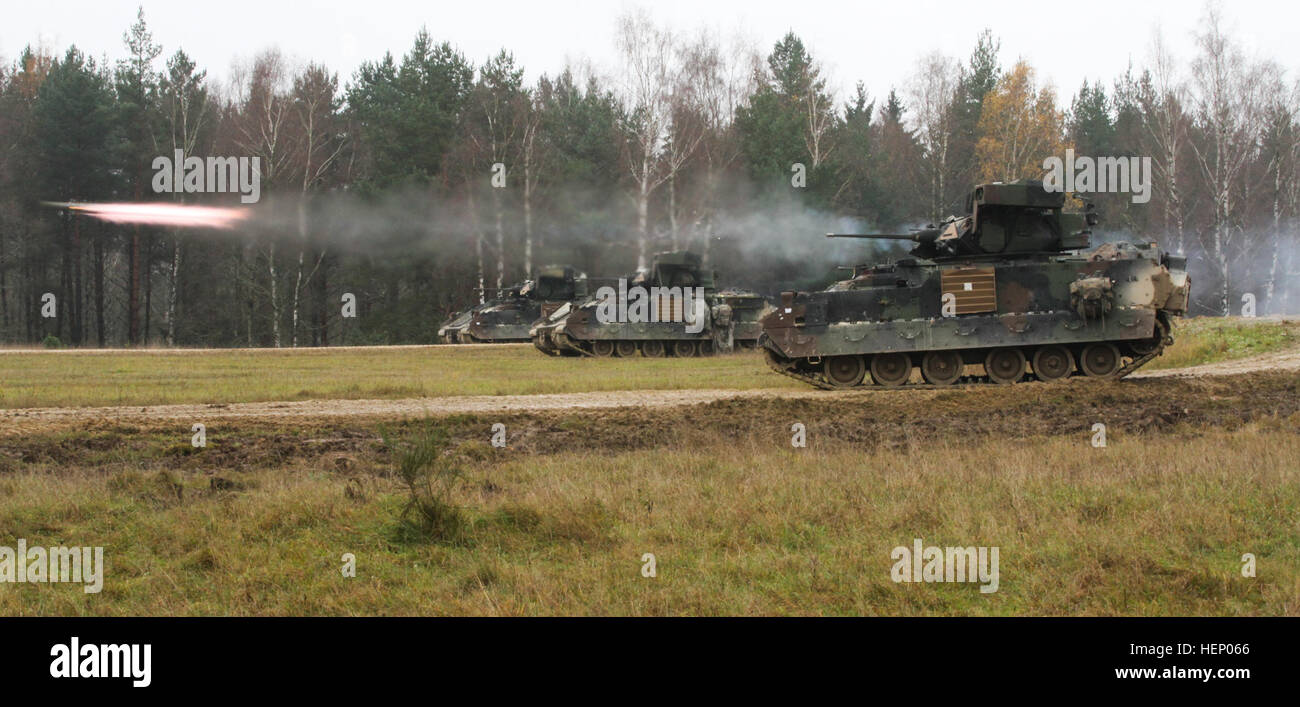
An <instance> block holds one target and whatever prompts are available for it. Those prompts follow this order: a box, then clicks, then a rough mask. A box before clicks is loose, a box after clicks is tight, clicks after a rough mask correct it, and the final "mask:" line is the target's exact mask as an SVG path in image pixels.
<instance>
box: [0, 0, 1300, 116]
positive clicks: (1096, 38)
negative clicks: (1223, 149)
mask: <svg viewBox="0 0 1300 707" xmlns="http://www.w3.org/2000/svg"><path fill="white" fill-rule="evenodd" d="M141 4H142V5H143V6H144V10H145V19H146V21H147V22H148V24H149V26H150V28H151V30H152V31H153V35H154V41H156V42H159V43H161V44H162V45H163V48H164V56H169V55H170V54H171V53H172V52H174V51H175V50H176V48H177V47H182V48H184V49H185V51H186V52H187V53H188V54H189V55H190V56H191V57H193V58H194V59H195V60H196V61H197V62H198V64H199V66H200V67H202V68H206V69H207V70H208V74H209V76H210V77H213V78H216V79H224V78H225V77H226V76H228V75H229V73H230V66H231V63H232V61H233V60H236V59H247V58H249V57H251V56H252V55H253V54H255V53H256V52H258V51H259V50H261V49H264V48H267V47H272V46H276V47H279V48H280V50H281V51H282V52H284V53H285V54H286V55H287V56H289V57H290V58H291V59H294V60H297V61H302V62H305V61H307V60H313V61H317V62H321V63H324V64H326V65H327V66H329V67H330V68H332V69H334V70H336V71H338V72H339V74H340V77H341V79H342V80H343V81H344V82H346V81H347V80H348V79H349V78H350V77H351V75H352V72H353V71H354V70H355V69H356V67H357V66H358V65H359V64H360V63H361V62H363V61H367V60H374V59H378V58H380V57H382V56H383V54H384V52H385V51H391V52H393V54H394V56H397V57H400V56H401V55H402V54H403V53H404V52H405V51H406V49H407V48H408V47H409V46H410V44H411V40H412V38H413V37H414V35H415V32H416V31H417V30H418V29H419V27H420V26H421V25H424V26H427V27H428V29H429V32H430V33H431V34H432V35H433V37H434V38H436V39H438V40H448V41H450V42H452V43H453V44H454V45H456V46H458V47H459V48H460V49H461V50H462V51H463V52H465V54H466V55H467V56H468V57H469V58H470V59H471V60H472V61H474V63H475V64H479V63H482V61H483V60H485V59H487V58H488V57H489V56H490V55H491V54H493V53H495V52H496V50H498V49H499V48H501V47H505V48H507V49H509V50H510V51H512V52H513V53H514V55H515V58H516V59H517V61H518V62H519V63H520V64H522V65H523V66H524V68H525V69H526V70H527V78H528V80H529V81H530V82H531V81H532V80H534V79H535V78H536V77H537V76H538V75H539V74H541V73H554V72H556V71H558V70H560V69H561V68H563V67H564V65H565V63H566V61H570V60H589V61H591V62H592V63H593V64H594V65H595V66H596V67H597V69H598V70H602V69H606V70H607V69H610V68H612V67H613V66H615V64H616V54H615V49H614V46H613V41H612V34H613V29H614V25H615V20H616V18H617V17H618V15H619V14H621V13H622V12H623V11H624V10H625V9H627V8H629V7H636V6H637V4H636V3H630V2H617V1H611V2H597V1H586V0H568V1H564V0H535V1H533V2H515V1H513V0H509V1H507V0H477V1H472V2H459V1H458V2H418V1H416V0H405V1H403V0H316V1H314V2H313V1H302V0H300V1H299V2H287V1H281V0H254V1H250V0H222V1H221V2H198V1H196V0H188V1H186V0H181V1H179V2H178V1H176V0H171V1H169V2H161V1H159V0H146V1H145V2H143V3H140V2H138V1H137V0H83V1H80V2H76V1H69V0H37V1H35V2H14V3H9V4H8V6H7V7H6V8H5V11H4V15H3V16H4V22H3V24H0V57H3V59H4V60H5V61H6V62H8V61H12V60H13V59H14V58H16V56H17V55H18V53H19V52H20V51H21V50H22V48H23V46H24V45H26V44H29V43H33V44H34V43H44V44H45V45H46V46H48V47H50V48H52V49H54V50H56V51H57V52H59V53H62V52H63V50H64V49H66V47H67V46H68V45H69V44H74V43H75V44H76V45H77V46H78V47H80V48H81V49H82V50H83V51H86V52H87V53H89V54H91V55H93V56H95V57H102V56H105V55H107V56H108V57H109V58H110V59H117V58H119V57H121V56H122V55H123V54H124V50H123V47H122V33H123V31H124V30H125V29H126V28H127V27H128V26H129V25H130V24H131V23H132V22H133V21H134V19H135V11H136V6H137V5H141ZM644 6H645V7H647V8H648V9H649V11H650V13H651V15H652V16H653V17H654V19H655V20H656V21H657V22H660V23H667V24H668V25H669V26H671V27H675V28H679V29H686V30H693V29H695V28H697V27H700V26H710V27H714V28H716V29H717V30H719V31H720V33H722V34H723V35H724V36H729V35H732V34H734V33H736V32H740V33H742V34H743V35H745V36H748V37H749V38H750V39H751V40H752V41H754V42H756V43H757V44H758V46H759V47H760V48H761V49H762V51H763V53H764V55H766V53H767V51H768V49H770V47H771V45H772V44H773V43H774V42H775V41H777V40H778V39H779V38H780V37H781V35H783V34H784V33H785V32H786V31H787V30H790V29H793V30H794V31H795V32H796V33H797V34H798V35H799V36H800V37H802V38H803V40H804V42H805V43H806V44H807V45H808V46H809V47H810V49H811V50H812V52H813V54H814V56H815V57H816V58H818V59H820V60H821V61H822V62H824V63H825V65H826V67H827V69H828V70H829V74H830V76H831V79H832V87H833V88H836V89H838V90H839V91H840V92H841V93H840V96H841V98H842V97H843V96H844V93H845V92H847V91H849V90H851V88H852V86H853V84H854V83H855V82H856V81H859V80H861V81H863V82H864V83H865V84H866V87H867V90H868V91H869V92H870V94H871V96H872V97H873V98H876V97H880V96H883V95H884V94H885V93H887V92H888V91H889V89H890V87H891V86H901V85H902V84H903V83H904V82H905V81H906V80H907V77H908V76H909V75H910V74H911V73H912V71H913V68H914V65H915V62H916V60H917V58H918V57H920V56H921V55H922V54H924V53H926V52H929V51H931V50H934V49H941V50H943V51H944V52H945V53H948V54H950V55H952V56H955V57H957V58H959V59H961V60H963V61H964V60H965V59H966V57H967V56H969V54H970V51H971V48H972V47H973V46H974V43H975V39H976V36H977V34H978V33H979V31H980V30H981V29H983V28H985V27H988V28H991V29H992V30H993V32H994V34H995V35H996V36H997V37H999V38H1000V39H1001V41H1002V54H1001V56H1002V59H1003V63H1004V65H1009V64H1010V63H1011V62H1013V61H1014V60H1015V59H1017V58H1025V59H1027V60H1029V62H1030V63H1031V64H1032V65H1033V66H1034V67H1035V68H1036V69H1037V70H1038V71H1039V75H1040V77H1041V78H1045V79H1048V80H1050V81H1051V82H1052V83H1053V84H1054V85H1055V86H1056V88H1057V89H1058V91H1059V92H1060V93H1061V94H1062V98H1061V100H1062V102H1063V103H1067V104H1068V100H1069V96H1070V95H1071V94H1073V93H1074V92H1075V91H1076V89H1077V88H1078V86H1079V84H1080V82H1082V81H1083V80H1084V79H1085V78H1087V79H1089V80H1094V79H1098V78H1100V79H1103V80H1104V81H1105V82H1106V83H1107V84H1108V85H1109V84H1110V82H1111V80H1112V79H1113V78H1114V77H1115V76H1117V75H1119V74H1121V73H1122V72H1123V71H1124V69H1125V67H1126V66H1127V65H1128V64H1129V62H1130V60H1131V61H1132V62H1133V63H1135V64H1139V65H1140V64H1141V63H1142V62H1143V60H1144V57H1145V56H1146V54H1147V49H1148V47H1149V45H1150V42H1151V37H1152V33H1153V31H1154V30H1155V28H1156V27H1157V26H1159V27H1161V28H1162V30H1163V33H1164V35H1165V37H1166V39H1167V41H1168V43H1169V44H1170V46H1171V47H1172V48H1173V50H1174V52H1175V53H1176V54H1177V55H1178V56H1179V58H1180V59H1183V60H1184V61H1185V60H1186V59H1187V58H1188V57H1190V55H1191V53H1192V51H1193V46H1192V42H1193V40H1192V35H1193V32H1195V31H1196V29H1197V25H1198V23H1199V21H1200V19H1201V18H1202V16H1203V15H1204V9H1205V8H1204V5H1202V4H1198V0H1181V1H1180V0H1167V1H1166V0H1158V1H1151V2H1143V1H1141V0H1091V1H1090V2H1079V3H1070V2H1005V3H1000V2H996V1H994V2H970V1H969V0H967V1H965V2H954V1H938V0H902V1H898V0H894V1H890V2H872V1H870V0H857V1H856V2H855V1H854V0H841V1H840V2H824V1H821V0H783V1H774V0H655V1H654V2H652V3H645V4H644ZM990 7H996V8H998V9H996V10H991V9H989V8H990ZM1224 15H1225V17H1226V18H1227V19H1228V23H1227V24H1228V26H1229V27H1230V28H1231V29H1232V30H1233V32H1234V34H1235V36H1236V37H1237V38H1238V39H1239V40H1240V41H1241V43H1242V45H1243V46H1245V47H1246V49H1247V51H1248V53H1250V54H1251V55H1253V56H1256V57H1259V58H1271V59H1273V60H1274V61H1276V62H1277V63H1278V64H1280V65H1281V66H1282V67H1283V68H1284V69H1285V70H1286V72H1287V77H1288V81H1294V80H1295V78H1296V76H1297V75H1298V74H1300V42H1298V41H1296V39H1297V35H1298V34H1300V32H1298V31H1297V29H1296V27H1297V19H1300V9H1297V3H1296V2H1294V1H1293V0H1292V1H1283V0H1272V1H1265V0H1234V1H1233V2H1230V3H1227V4H1226V5H1225V6H1224Z"/></svg>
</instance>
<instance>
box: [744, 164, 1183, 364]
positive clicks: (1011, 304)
mask: <svg viewBox="0 0 1300 707" xmlns="http://www.w3.org/2000/svg"><path fill="white" fill-rule="evenodd" d="M1064 206H1065V194H1063V193H1060V192H1050V191H1047V190H1046V189H1044V188H1043V184H1042V182H1037V181H1020V182H1013V183H1006V184H1004V183H993V184H984V185H981V186H978V187H976V188H975V190H974V191H972V192H971V194H970V195H969V196H968V197H967V199H966V213H965V215H963V216H954V217H951V218H949V219H947V220H945V221H944V222H943V223H941V224H939V225H938V226H931V227H929V228H926V229H922V230H919V231H917V232H914V233H911V234H872V235H849V236H840V237H851V238H881V239H904V240H909V241H912V242H914V243H915V244H916V245H915V247H913V249H912V251H911V253H910V255H909V257H906V258H903V259H900V260H898V261H897V262H894V263H889V264H879V265H870V266H861V267H858V268H856V269H855V270H854V276H853V277H852V278H851V279H849V280H845V281H843V282H840V283H837V284H836V285H834V286H832V287H831V288H830V289H828V290H826V291H823V292H783V293H781V298H780V303H779V305H778V307H777V308H776V310H775V311H773V312H772V313H771V314H769V315H767V316H766V317H764V318H763V321H762V327H763V335H762V338H761V339H760V346H762V347H763V349H764V351H765V353H766V356H767V360H768V365H769V366H771V368H772V369H773V370H775V371H776V372H778V373H781V374H783V375H787V376H790V377H792V378H796V379H799V380H801V381H804V382H806V383H809V384H812V385H815V386H817V387H820V388H851V387H855V386H860V385H862V384H863V383H864V381H867V382H868V383H870V384H874V385H875V386H883V387H894V386H901V385H903V384H905V383H908V381H909V380H911V379H912V372H913V369H914V368H919V369H920V373H921V378H922V380H924V381H925V383H927V384H929V385H931V386H944V385H951V384H953V383H957V382H959V381H962V382H993V383H1015V382H1017V381H1020V380H1022V379H1025V378H1026V376H1027V375H1032V376H1033V377H1035V378H1037V379H1038V380H1042V381H1056V380H1062V379H1065V378H1068V377H1070V376H1072V375H1086V376H1091V377H1094V378H1120V377H1123V376H1126V375H1128V374H1129V373H1131V372H1132V371H1134V370H1135V369H1137V368H1138V367H1139V366H1141V365H1143V364H1145V363H1147V362H1148V361H1150V360H1151V359H1153V358H1155V357H1156V356H1159V355H1160V353H1161V352H1162V351H1163V349H1164V347H1165V346H1167V345H1169V344H1171V343H1173V339H1172V338H1171V336H1170V331H1171V324H1172V318H1173V317H1175V316H1181V315H1182V314H1184V313H1185V312H1186V311H1187V301H1188V289H1189V287H1190V281H1189V279H1188V276H1187V271H1186V258H1184V257H1182V256H1177V255H1172V254H1169V253H1165V252H1162V251H1160V250H1159V249H1158V248H1157V247H1156V244H1155V243H1106V244H1103V245H1101V246H1098V247H1096V248H1090V246H1091V242H1090V241H1091V233H1092V230H1091V229H1092V226H1094V225H1095V224H1096V223H1097V216H1096V213H1095V212H1094V211H1093V210H1092V206H1091V205H1090V204H1084V206H1083V209H1082V211H1081V212H1080V213H1066V212H1065V210H1064ZM829 235H831V236H832V237H835V236H836V234H829ZM972 367H973V368H972ZM979 369H982V372H980V370H979Z"/></svg>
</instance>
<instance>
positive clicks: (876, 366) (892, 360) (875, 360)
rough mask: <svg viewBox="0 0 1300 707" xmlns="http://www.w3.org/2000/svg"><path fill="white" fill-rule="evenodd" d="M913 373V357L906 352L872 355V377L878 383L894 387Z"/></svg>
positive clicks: (902, 382)
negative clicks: (909, 356)
mask: <svg viewBox="0 0 1300 707" xmlns="http://www.w3.org/2000/svg"><path fill="white" fill-rule="evenodd" d="M911 375H912V359H910V358H908V357H907V354H904V353H881V354H876V355H875V356H872V357H871V379H872V380H874V381H875V382H876V385H883V386H885V387H886V388H894V387H897V386H900V385H902V384H904V383H906V382H907V379H908V377H909V376H911Z"/></svg>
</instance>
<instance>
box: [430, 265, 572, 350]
mask: <svg viewBox="0 0 1300 707" xmlns="http://www.w3.org/2000/svg"><path fill="white" fill-rule="evenodd" d="M586 295H587V276H586V275H585V274H584V273H581V272H579V271H577V270H576V269H574V268H573V267H571V266H569V265H552V266H549V267H545V268H542V269H541V270H539V271H538V273H537V276H536V277H535V278H534V279H532V280H528V281H526V282H523V283H521V284H518V285H515V286H513V287H510V288H508V289H506V290H504V291H502V292H501V293H500V294H499V295H498V296H497V297H494V298H492V299H490V300H488V301H487V302H484V303H483V304H480V305H478V306H476V307H474V308H473V309H470V310H469V311H466V312H461V313H459V314H455V315H452V317H451V319H450V320H448V321H447V323H446V324H443V325H442V327H440V328H439V329H438V339H439V340H440V341H443V342H446V343H448V344H467V343H493V344H499V343H509V342H524V341H528V338H529V337H528V329H529V327H530V326H532V323H533V322H535V321H536V320H537V319H538V318H539V317H543V316H546V315H549V314H551V313H552V312H554V311H555V310H556V309H558V308H559V307H560V306H561V305H563V304H565V303H567V302H569V301H572V300H573V299H574V298H580V297H586Z"/></svg>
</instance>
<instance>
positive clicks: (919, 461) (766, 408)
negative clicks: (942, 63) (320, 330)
mask: <svg viewBox="0 0 1300 707" xmlns="http://www.w3.org/2000/svg"><path fill="white" fill-rule="evenodd" d="M1298 387H1300V377H1298V376H1297V375H1295V374H1294V373H1290V374H1255V375H1251V376H1233V377H1224V378H1219V379H1195V380H1183V379H1160V380H1156V379H1152V380H1146V381H1141V382H1133V383H1097V382H1090V381H1074V382H1071V383H1065V384H1059V385H1053V386H1045V385H1031V386H1018V387H1014V388H1005V387H990V388H981V389H968V390H955V391H943V392H926V391H920V392H915V393H900V394H883V395H869V396H864V398H863V399H847V400H845V399H839V400H827V401H820V400H806V399H799V400H780V399H764V400H759V401H744V402H742V401H723V402H719V403H712V404H708V405H702V406H694V407H689V408H681V409H675V410H642V409H629V408H623V409H616V410H609V411H601V412H580V411H574V412H561V413H516V414H512V415H505V416H487V415H484V416H470V415H459V416H453V417H447V418H441V419H436V420H420V419H413V420H399V419H393V420H386V421H385V420H363V421H357V420H352V421H344V422H340V421H325V420H319V421H311V420H306V421H300V422H297V423H294V424H293V425H292V426H286V423H274V422H268V421H265V420H260V421H259V420H248V421H242V420H241V421H231V422H229V423H223V424H222V425H220V426H214V427H213V429H211V430H210V431H209V432H210V435H209V443H208V446H207V447H206V448H204V449H202V450H195V449H193V448H192V447H190V445H189V444H188V441H189V431H188V429H187V428H185V427H184V426H180V427H179V428H178V426H177V425H175V424H171V423H164V422H157V423H140V424H139V425H134V426H124V425H122V424H119V423H112V422H107V421H105V422H98V423H89V424H88V425H86V427H85V428H84V429H81V430H78V431H75V432H69V433H57V434H56V433H49V434H36V435H30V436H26V437H22V438H18V439H7V440H2V441H0V528H3V529H4V535H3V536H0V537H2V538H3V539H2V540H0V545H3V544H9V545H11V546H12V544H13V539H14V538H25V539H26V540H27V543H28V545H29V546H32V545H37V544H49V545H58V544H62V545H101V546H103V547H104V548H105V556H106V563H107V570H106V577H105V580H104V589H103V592H102V593H99V594H85V593H83V592H82V590H81V588H80V587H79V586H75V585H34V584H26V585H3V586H0V615H14V614H23V615H28V614H43V615H48V614H119V615H121V614H130V615H135V614H199V615H211V614H221V615H225V614H346V615H359V614H365V615H369V614H437V615H443V614H476V615H477V614H482V615H517V614H524V615H539V614H540V615H551V614H584V615H585V614H593V615H594V614H601V615H607V614H618V615H624V614H628V615H643V614H644V615H663V614H668V615H697V614H705V615H713V614H727V615H731V614H828V615H837V614H908V615H911V614H926V615H931V614H939V615H947V614H977V615H985V614H997V615H1000V614H1016V615H1021V614H1032V615H1058V614H1059V615H1067V614H1068V615H1075V614H1103V615H1109V614H1136V615H1183V614H1196V615H1202V614H1204V615H1237V614H1250V615H1276V614H1288V615H1295V614H1300V532H1297V530H1298V528H1297V525H1296V522H1297V521H1296V518H1297V510H1298V509H1300V390H1298ZM495 422H501V423H503V424H505V425H506V428H507V430H508V431H509V437H508V440H509V442H508V446H507V447H506V448H505V449H495V448H493V447H491V446H490V445H489V444H488V438H489V435H490V428H491V425H492V424H493V423H495ZM793 422H800V423H802V424H804V425H805V426H806V428H807V435H808V436H807V439H808V446H807V447H806V448H802V449H795V448H792V447H791V444H790V441H791V432H790V426H791V424H792V423H793ZM1096 422H1103V423H1104V424H1106V425H1107V426H1108V435H1107V436H1108V439H1107V446H1106V447H1105V448H1095V447H1093V446H1092V444H1091V439H1092V436H1093V432H1092V425H1093V424H1095V423H1096ZM430 425H436V426H438V428H439V429H442V430H445V431H446V433H447V434H448V435H449V438H450V443H449V447H448V452H447V454H446V455H443V456H441V457H438V459H440V460H441V462H440V463H445V464H447V465H452V466H455V467H456V468H457V469H459V471H460V472H461V474H460V476H458V477H457V478H456V481H455V482H454V483H451V484H450V485H449V486H448V492H447V495H446V496H445V498H444V499H443V500H444V501H445V502H446V504H447V506H446V508H447V509H448V510H449V512H450V513H452V514H454V515H455V517H456V519H457V523H455V524H454V525H455V528H456V532H455V533H446V532H434V531H431V530H429V529H428V526H427V525H421V524H420V523H418V522H415V521H413V520H412V518H411V517H410V516H403V513H402V511H403V508H404V506H405V505H406V503H407V502H408V500H409V495H408V493H407V492H406V491H405V490H404V488H403V484H402V483H401V480H400V479H399V477H398V475H397V472H396V469H397V468H398V467H399V466H400V465H401V464H402V460H403V459H404V458H405V457H404V455H403V453H402V452H401V445H404V444H407V443H409V442H412V441H418V440H420V439H422V438H423V436H424V435H425V434H426V430H427V428H428V427H429V426H430ZM385 429H386V434H387V436H388V437H389V439H391V440H397V442H396V445H397V446H394V445H390V444H386V443H384V442H383V441H382V440H381V437H380V434H381V430H385ZM416 520H418V516H417V518H416ZM915 538H921V539H922V540H923V541H924V542H925V543H926V544H932V545H955V546H996V547H998V548H999V550H1000V569H999V589H998V591H997V592H995V593H991V594H981V593H980V592H979V591H978V585H977V584H906V583H895V582H893V581H892V580H891V578H890V568H891V565H892V563H893V560H892V559H891V551H892V549H893V548H894V547H897V546H910V544H911V543H912V541H913V539H915ZM344 553H352V554H353V555H355V558H356V563H357V565H356V566H357V575H356V577H352V578H345V577H343V576H342V573H341V572H340V569H341V567H342V565H343V562H342V556H343V555H344ZM645 553H653V554H654V555H655V558H656V563H657V576H656V577H654V578H646V577H643V576H642V575H641V568H642V557H643V556H644V554H645ZM1246 553H1251V554H1253V555H1255V556H1256V557H1257V558H1258V572H1257V576H1256V577H1253V578H1248V577H1243V576H1242V574H1241V571H1240V570H1241V566H1242V563H1241V557H1242V555H1243V554H1246Z"/></svg>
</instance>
